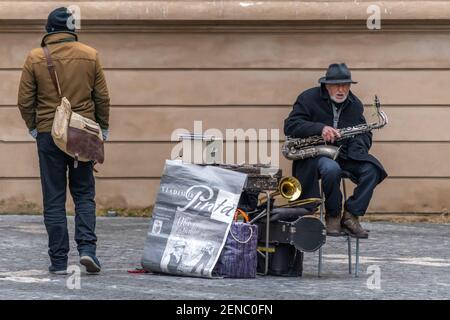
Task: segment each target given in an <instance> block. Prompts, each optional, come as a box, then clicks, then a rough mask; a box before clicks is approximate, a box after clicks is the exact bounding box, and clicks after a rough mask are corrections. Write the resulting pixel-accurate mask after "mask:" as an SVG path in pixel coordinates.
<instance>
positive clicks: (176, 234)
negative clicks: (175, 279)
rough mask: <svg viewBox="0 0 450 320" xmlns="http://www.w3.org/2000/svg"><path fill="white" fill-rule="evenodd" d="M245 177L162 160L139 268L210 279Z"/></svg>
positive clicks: (215, 169) (211, 168)
mask: <svg viewBox="0 0 450 320" xmlns="http://www.w3.org/2000/svg"><path fill="white" fill-rule="evenodd" d="M246 179H247V175H246V174H243V173H240V172H234V171H231V170H226V169H222V168H218V167H214V166H200V165H193V164H184V163H182V162H181V161H177V160H167V161H166V165H165V168H164V173H163V176H162V177H161V184H160V188H159V192H158V195H157V198H156V203H155V207H154V210H153V215H152V218H151V219H150V227H149V232H148V235H147V240H146V243H145V247H144V254H143V257H142V266H143V267H144V269H146V270H149V271H152V272H162V273H169V274H174V275H185V276H197V277H211V276H212V275H211V273H212V270H213V268H214V266H215V264H216V262H217V260H218V258H219V256H220V253H221V251H222V248H223V246H224V244H225V240H226V238H227V235H228V232H229V229H230V225H231V222H232V221H233V216H234V212H235V210H236V207H237V205H238V202H239V198H240V195H241V192H242V188H243V187H244V185H245V182H246Z"/></svg>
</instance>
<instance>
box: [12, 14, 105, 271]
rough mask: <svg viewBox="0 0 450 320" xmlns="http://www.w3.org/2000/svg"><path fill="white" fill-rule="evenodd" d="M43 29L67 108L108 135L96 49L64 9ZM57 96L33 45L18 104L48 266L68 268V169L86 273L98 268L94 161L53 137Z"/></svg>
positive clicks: (41, 53) (40, 54) (41, 54)
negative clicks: (35, 164) (35, 159)
mask: <svg viewBox="0 0 450 320" xmlns="http://www.w3.org/2000/svg"><path fill="white" fill-rule="evenodd" d="M46 30H47V34H46V35H45V36H44V38H43V39H42V43H41V46H42V47H44V46H48V48H49V50H50V53H51V56H52V59H53V63H54V65H55V68H56V73H57V76H58V79H59V82H60V85H61V91H62V95H63V96H65V97H67V98H68V99H69V101H70V102H71V105H72V110H73V111H74V112H77V113H79V114H81V115H83V116H85V117H87V118H89V119H92V120H94V121H96V122H98V123H99V124H100V126H101V128H102V132H103V138H104V139H105V140H106V139H107V137H108V126H109V124H108V121H109V95H108V88H107V85H106V80H105V77H104V74H103V70H102V67H101V65H100V61H99V58H98V54H97V51H96V50H95V49H93V48H91V47H88V46H86V45H84V44H82V43H80V42H78V37H77V34H76V33H75V27H74V17H73V15H72V13H71V12H69V11H68V10H67V9H66V8H58V9H56V10H54V11H52V12H51V13H50V14H49V16H48V21H47V25H46ZM59 104H60V98H59V97H58V93H57V92H56V91H55V88H54V86H53V83H52V80H51V77H50V74H49V71H48V69H47V61H46V59H45V55H44V51H43V49H42V48H36V49H34V50H32V51H31V52H30V53H29V55H28V57H27V59H26V62H25V65H24V67H23V71H22V78H21V81H20V88H19V95H18V106H19V109H20V112H21V115H22V118H23V119H24V121H25V124H26V126H27V127H28V130H29V132H30V134H31V136H32V137H33V138H35V139H36V141H37V149H38V154H39V167H40V174H41V184H42V192H43V202H44V223H45V227H46V229H47V233H48V237H49V251H48V253H49V256H50V261H51V265H50V268H49V271H50V272H51V273H55V274H66V273H67V271H66V270H67V259H68V252H69V237H68V232H67V218H66V208H65V203H66V186H67V170H68V171H69V175H68V176H69V189H70V193H71V194H72V198H73V200H74V203H75V213H76V215H75V241H76V243H77V249H78V252H79V254H80V263H81V264H82V265H84V266H86V270H87V271H88V272H99V271H100V269H101V266H100V262H99V261H98V259H97V258H96V242H97V237H96V235H95V222H96V218H95V208H96V205H95V200H94V198H95V180H94V175H93V164H92V163H91V162H80V163H79V165H78V167H77V168H74V160H73V158H71V157H69V156H68V155H66V154H65V153H64V152H62V151H61V150H60V149H59V148H58V147H57V146H56V145H55V143H54V142H53V138H52V136H51V128H52V124H53V119H54V115H55V110H56V107H57V106H58V105H59Z"/></svg>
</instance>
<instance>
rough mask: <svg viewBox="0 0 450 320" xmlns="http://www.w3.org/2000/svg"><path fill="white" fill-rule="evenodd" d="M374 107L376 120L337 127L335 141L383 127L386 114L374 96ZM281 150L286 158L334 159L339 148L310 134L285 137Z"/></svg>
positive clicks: (385, 122) (320, 137) (386, 121)
mask: <svg viewBox="0 0 450 320" xmlns="http://www.w3.org/2000/svg"><path fill="white" fill-rule="evenodd" d="M374 107H375V110H376V114H377V117H378V121H377V122H375V123H370V124H366V123H363V124H360V125H357V126H354V127H347V128H342V129H339V130H338V131H339V133H340V134H341V137H340V138H337V139H336V141H340V140H343V139H348V138H352V137H354V136H356V135H359V134H362V133H366V132H369V131H372V130H374V129H380V128H383V127H384V126H385V125H386V124H387V123H388V118H387V115H386V114H385V113H384V111H382V110H381V107H380V100H379V99H378V97H377V96H375V101H374ZM281 152H282V153H283V156H284V157H285V158H286V159H289V160H303V159H308V158H313V157H317V156H326V157H328V158H330V159H333V160H336V158H337V157H338V155H339V148H338V147H336V146H333V145H327V144H326V141H325V140H324V138H323V137H322V136H311V137H307V138H291V137H286V141H285V142H284V143H283V146H282V149H281Z"/></svg>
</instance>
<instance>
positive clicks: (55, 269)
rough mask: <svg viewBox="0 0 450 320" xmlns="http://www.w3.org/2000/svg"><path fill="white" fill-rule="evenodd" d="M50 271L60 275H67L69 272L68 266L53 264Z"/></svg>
mask: <svg viewBox="0 0 450 320" xmlns="http://www.w3.org/2000/svg"><path fill="white" fill-rule="evenodd" d="M48 272H50V273H51V274H56V275H59V276H65V275H67V274H68V273H67V267H62V268H61V267H55V266H53V265H51V266H50V267H49V268H48Z"/></svg>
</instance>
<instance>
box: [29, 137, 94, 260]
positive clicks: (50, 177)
mask: <svg viewBox="0 0 450 320" xmlns="http://www.w3.org/2000/svg"><path fill="white" fill-rule="evenodd" d="M36 141H37V147H38V154H39V167H40V173H41V184H42V193H43V198H44V223H45V227H46V229H47V233H48V246H49V250H48V254H49V256H50V260H51V263H52V265H53V266H55V267H57V268H59V267H60V268H63V267H66V266H67V258H68V253H69V235H68V231H67V218H66V189H67V169H69V170H68V171H69V175H68V176H69V189H70V193H71V194H72V198H73V201H74V203H75V241H76V243H77V249H78V252H79V253H80V255H81V254H88V255H95V251H96V242H97V237H96V235H95V221H96V217H95V200H94V198H95V179H94V174H93V165H92V163H91V162H78V168H76V169H75V168H74V167H73V165H74V160H73V159H72V158H71V157H70V156H68V155H66V154H65V153H64V152H62V151H61V150H60V149H59V148H58V147H57V146H56V145H55V143H54V142H53V138H52V136H51V134H50V133H39V134H38V136H37V138H36Z"/></svg>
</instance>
